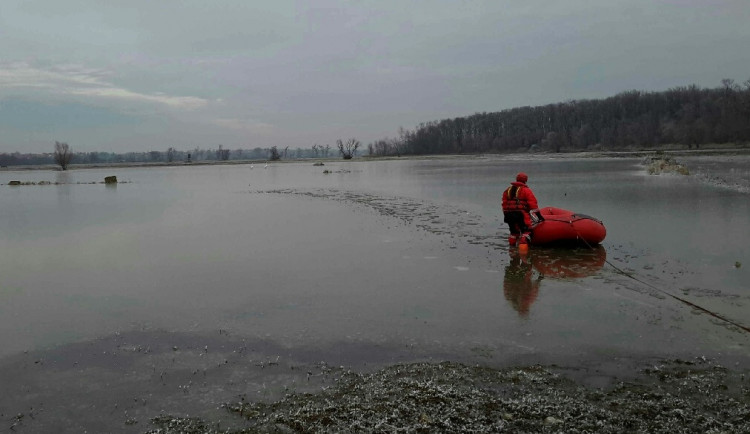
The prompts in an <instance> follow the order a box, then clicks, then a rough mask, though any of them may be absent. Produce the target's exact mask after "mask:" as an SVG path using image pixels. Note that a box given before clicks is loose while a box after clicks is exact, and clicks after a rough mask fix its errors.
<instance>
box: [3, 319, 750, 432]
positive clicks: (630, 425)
mask: <svg viewBox="0 0 750 434" xmlns="http://www.w3.org/2000/svg"><path fill="white" fill-rule="evenodd" d="M747 366H748V364H747V360H731V359H726V360H722V361H721V362H719V361H717V360H711V359H707V358H705V357H702V356H698V355H695V356H690V355H689V354H687V353H686V354H680V355H673V356H670V357H660V356H659V355H658V354H656V353H654V354H651V355H628V356H624V355H609V357H601V356H597V355H596V354H595V350H593V353H588V354H587V352H586V350H583V349H582V351H581V353H580V355H579V356H578V357H560V356H558V355H554V354H546V355H545V354H540V353H535V354H527V355H518V354H515V355H514V354H513V353H512V352H511V351H508V352H507V353H503V352H502V351H499V352H494V353H487V354H481V353H474V354H449V353H439V352H434V349H430V348H426V347H423V348H417V347H413V346H412V347H409V346H397V345H390V344H375V343H369V344H368V343H362V342H360V343H351V342H350V343H339V344H333V345H331V346H329V347H324V348H320V347H309V348H303V347H296V348H287V347H283V346H279V345H278V344H276V343H274V342H273V341H271V340H268V339H260V338H255V339H249V338H247V337H239V336H233V335H232V334H231V333H230V332H227V331H225V330H217V331H216V333H213V334H210V335H207V334H197V333H195V334H191V333H185V332H168V331H148V330H142V331H133V332H127V333H119V334H115V335H112V336H108V337H105V338H102V339H97V340H95V341H89V342H80V343H75V344H68V345H64V346H61V347H58V348H53V349H50V350H42V351H30V352H24V353H23V354H19V355H16V356H12V357H8V358H5V359H4V360H2V362H0V382H1V383H2V384H3V388H4V393H3V397H2V398H0V408H2V409H3V410H2V413H3V414H2V415H0V419H2V420H3V421H5V427H4V429H6V430H11V431H12V432H35V433H39V432H123V433H136V432H152V431H151V430H156V431H153V432H164V433H167V432H169V433H172V432H190V433H192V432H195V433H198V432H320V431H341V430H348V429H350V428H351V427H358V428H357V429H358V430H360V431H363V432H390V431H393V430H396V429H400V430H404V431H405V432H426V431H429V432H455V430H456V429H458V430H474V431H478V432H498V431H503V432H518V431H519V430H521V431H526V432H550V430H551V432H559V431H560V430H562V431H565V432H591V430H592V429H594V428H595V427H597V428H596V432H620V431H621V430H629V429H635V430H636V431H637V430H642V431H643V432H675V431H670V430H674V428H675V427H681V428H683V429H684V432H707V431H706V430H707V429H718V431H716V432H729V433H734V432H737V433H739V432H747V429H748V427H750V370H748V369H747ZM698 390H700V391H701V394H697V391H698ZM402 396H408V397H410V399H411V401H410V402H403V401H402V400H401V399H400V397H402ZM730 403H731V404H732V406H731V408H730V406H729V404H730ZM447 409H451V411H453V412H454V413H455V414H453V415H452V416H450V418H448V419H447V420H446V417H447V416H446V414H447V413H445V412H446V411H447ZM655 411H658V413H659V414H660V417H659V418H658V419H653V418H652V416H653V413H654V412H655ZM394 415H398V416H394ZM248 416H250V417H249V418H248ZM553 428H554V429H553ZM719 428H721V429H719ZM696 429H699V430H697V431H696ZM225 430H226V431H225ZM241 430H249V431H241ZM577 430H578V431H577ZM586 430H588V431H586Z"/></svg>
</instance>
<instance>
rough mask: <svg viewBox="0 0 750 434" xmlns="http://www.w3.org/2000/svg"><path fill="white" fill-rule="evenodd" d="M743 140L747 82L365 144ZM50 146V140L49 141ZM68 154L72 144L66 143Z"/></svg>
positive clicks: (420, 151)
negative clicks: (67, 144)
mask: <svg viewBox="0 0 750 434" xmlns="http://www.w3.org/2000/svg"><path fill="white" fill-rule="evenodd" d="M749 142H750V80H747V81H745V82H744V83H743V84H742V85H739V84H737V83H735V81H734V80H731V79H725V80H722V82H721V86H720V87H717V88H712V89H701V88H699V87H698V86H695V85H692V86H687V87H677V88H674V89H670V90H667V91H662V92H641V91H635V90H634V91H629V92H623V93H620V94H618V95H615V96H613V97H610V98H606V99H598V100H574V101H567V102H561V103H557V104H548V105H545V106H537V107H518V108H513V109H507V110H502V111H499V112H492V113H476V114H473V115H471V116H468V117H459V118H455V119H444V120H440V121H433V122H427V123H423V124H420V125H418V126H417V127H416V128H415V129H414V130H405V129H401V130H400V131H399V134H398V137H395V138H387V139H382V140H377V141H375V142H373V143H370V144H368V145H367V146H366V150H365V152H366V153H367V154H369V155H372V156H389V155H429V154H463V153H468V154H471V153H511V152H570V151H598V150H611V151H618V150H643V149H658V148H660V147H664V146H667V145H682V146H684V147H686V148H700V147H701V146H703V145H711V144H724V143H736V144H741V145H745V144H748V143H749ZM50 147H52V143H50ZM71 149H72V150H73V151H75V144H71ZM336 155H338V153H337V152H336V151H335V147H332V146H330V145H325V146H323V145H317V144H316V145H314V146H312V147H311V148H296V149H289V147H286V148H283V149H279V148H278V147H276V146H272V147H268V148H260V147H256V148H253V149H235V150H230V149H224V148H223V147H222V146H221V145H220V146H219V147H218V149H201V148H195V149H192V150H188V151H178V150H176V149H175V148H172V147H170V148H168V149H167V150H166V151H149V152H130V153H125V154H117V153H107V152H85V153H81V152H79V153H75V152H74V153H73V159H72V163H73V164H101V163H123V162H126V163H131V162H132V163H136V162H152V163H172V162H182V161H195V162H197V161H206V160H216V161H226V160H273V159H298V158H330V157H334V156H336ZM42 164H54V156H53V153H52V152H50V153H49V154H21V153H18V152H16V153H10V154H7V153H6V154H3V153H0V166H14V165H42Z"/></svg>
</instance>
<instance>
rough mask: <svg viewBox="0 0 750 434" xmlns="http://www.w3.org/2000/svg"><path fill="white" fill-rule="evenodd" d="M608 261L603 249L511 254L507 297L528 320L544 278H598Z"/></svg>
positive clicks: (512, 251)
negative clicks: (598, 273)
mask: <svg viewBox="0 0 750 434" xmlns="http://www.w3.org/2000/svg"><path fill="white" fill-rule="evenodd" d="M606 261H607V251H606V250H605V249H604V247H603V246H601V245H597V246H594V247H593V248H581V249H552V248H540V247H536V248H533V249H531V250H530V251H529V252H528V253H524V254H521V253H519V252H518V250H516V249H511V250H510V263H509V264H508V265H507V266H506V267H505V275H504V278H503V293H504V294H505V299H506V300H508V302H509V303H510V304H511V306H513V309H515V310H516V311H517V312H518V314H519V315H521V316H524V317H525V316H527V315H528V314H529V309H530V308H531V304H532V303H534V301H535V300H536V298H537V296H538V295H539V287H540V285H541V283H542V279H544V278H552V279H581V278H584V277H588V276H592V275H594V274H596V273H597V272H598V271H599V270H600V269H601V268H602V267H603V266H604V264H605V263H606Z"/></svg>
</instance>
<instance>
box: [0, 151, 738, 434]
mask: <svg viewBox="0 0 750 434" xmlns="http://www.w3.org/2000/svg"><path fill="white" fill-rule="evenodd" d="M639 163H640V160H638V159H627V158H617V159H609V158H592V159H572V160H571V159H552V160H542V159H535V160H522V159H503V158H500V157H491V158H490V157H488V158H449V159H432V160H391V161H371V162H357V161H354V162H330V163H326V165H325V166H323V167H316V166H313V165H312V164H311V163H308V162H298V163H279V164H271V165H269V167H268V168H267V169H263V168H259V167H255V168H254V169H251V168H250V167H249V166H246V165H234V166H184V167H162V168H159V167H154V168H116V169H115V168H113V169H106V170H104V169H88V170H72V171H69V172H56V171H2V172H0V184H2V185H0V245H1V246H2V249H1V250H0V330H2V331H1V332H0V357H2V359H0V363H3V366H5V367H6V369H4V371H5V373H4V374H0V375H5V377H6V378H5V380H4V383H5V384H11V383H12V382H11V378H12V377H11V376H14V375H20V374H19V373H23V375H25V376H26V377H24V378H27V380H29V381H31V379H33V381H40V379H41V378H42V377H40V376H45V378H47V379H48V380H49V382H47V383H45V385H44V386H39V387H40V388H41V389H42V390H44V391H45V392H44V393H41V392H40V393H41V395H40V396H46V397H47V398H46V399H47V400H48V401H46V406H47V407H48V408H51V407H52V405H51V404H50V403H49V402H50V400H53V399H54V397H55V396H56V395H55V394H56V393H57V394H65V393H69V392H70V387H72V386H71V382H72V381H73V380H72V379H71V378H72V377H70V376H63V377H60V376H58V377H55V376H53V375H52V374H50V372H49V370H43V371H42V372H40V373H39V375H40V376H37V377H35V376H34V374H33V372H32V371H30V370H29V369H26V368H29V367H31V368H33V367H36V368H39V367H40V366H42V365H44V366H47V367H52V366H55V367H56V368H55V369H62V368H61V367H59V366H58V365H56V364H59V363H62V362H61V361H60V360H67V361H70V364H69V365H65V366H66V368H65V369H70V370H71V371H69V372H75V369H76V368H75V367H76V366H82V365H86V364H87V360H88V361H89V362H90V361H91V360H93V359H92V356H91V354H92V350H91V349H94V348H96V351H98V350H102V352H104V351H109V355H110V356H112V357H114V356H116V355H117V354H119V353H117V352H118V351H120V352H122V351H126V352H127V354H128V355H130V356H132V355H134V354H149V357H153V356H154V354H156V353H158V354H161V355H163V357H162V356H159V358H158V360H157V359H153V360H151V359H149V360H151V362H149V364H146V363H145V362H143V361H141V362H140V364H136V365H134V366H131V368H132V371H133V372H141V373H142V374H143V372H147V371H149V369H150V370H151V371H150V372H151V373H150V374H149V375H146V374H143V375H139V376H138V378H139V379H140V380H138V381H143V384H142V385H141V386H137V384H139V383H138V382H137V381H136V380H133V381H134V382H133V385H132V387H131V389H128V388H127V387H126V386H124V385H123V386H122V387H123V388H124V389H123V390H125V391H126V392H127V393H129V394H130V395H137V394H138V393H136V391H137V390H138V387H141V388H143V387H146V386H144V385H151V386H153V384H170V383H168V381H167V380H165V379H164V378H165V376H166V375H167V374H163V375H162V373H161V372H157V371H158V370H159V369H161V370H162V372H164V373H166V372H167V371H168V369H167V368H166V367H167V366H169V364H170V363H179V360H180V358H179V357H181V356H182V357H184V356H185V354H186V351H187V352H189V353H190V354H191V356H190V357H193V358H194V361H193V362H185V363H186V366H188V365H189V366H191V367H192V369H189V370H188V369H187V368H186V374H185V375H186V377H185V382H184V384H183V383H180V381H181V380H180V381H177V380H175V381H176V383H175V384H171V387H173V388H174V387H189V386H190V385H194V384H197V383H196V382H195V381H194V379H193V378H190V377H191V376H192V375H195V372H198V371H197V370H198V369H208V368H206V367H204V368H198V367H197V366H198V365H196V364H195V363H197V362H195V360H208V358H209V356H210V355H214V356H216V357H218V358H222V357H223V361H224V362H226V363H227V364H230V362H235V363H236V366H240V360H242V361H243V363H246V364H247V366H248V367H252V366H258V365H259V364H262V365H263V366H265V367H267V366H277V365H275V364H274V363H277V364H278V360H276V362H274V360H275V359H278V358H279V357H281V363H282V365H283V366H287V365H284V364H285V363H286V364H293V363H292V362H291V361H292V360H294V361H295V362H294V363H298V364H300V365H303V364H306V363H314V362H313V361H315V362H320V361H325V362H328V363H346V364H350V365H356V366H361V365H363V364H367V363H369V364H371V365H373V366H374V365H379V364H383V363H389V362H393V361H409V360H416V359H420V360H425V359H426V360H455V361H463V362H478V363H482V364H485V365H491V366H507V365H510V364H515V363H561V364H564V365H576V364H580V365H586V366H599V367H601V368H602V369H606V366H607V365H608V364H609V363H611V361H612V360H620V359H635V360H650V359H652V358H665V357H666V358H676V357H686V358H691V357H697V356H706V357H709V358H712V359H719V360H723V361H726V362H727V363H745V361H746V360H747V356H748V355H750V350H748V344H749V343H750V338H749V336H750V333H748V332H746V331H743V330H742V329H741V328H738V327H737V326H736V325H732V324H731V323H735V324H740V325H743V326H744V327H748V326H750V322H749V321H748V318H750V308H749V307H748V306H750V304H749V303H750V293H748V289H747V288H750V271H749V270H750V258H748V250H747V249H748V247H747V246H748V244H750V231H748V230H747V222H748V217H747V216H748V213H749V211H750V209H748V208H749V205H748V203H750V202H749V201H748V196H747V193H746V191H745V190H744V189H743V188H742V185H744V184H743V182H746V181H745V180H744V178H743V177H746V175H747V172H746V170H745V171H744V172H743V169H742V167H747V166H746V165H743V164H742V163H741V162H740V163H738V162H737V161H736V160H732V161H724V160H722V159H714V160H709V159H701V160H700V161H695V162H691V161H690V160H688V161H687V163H688V166H689V167H691V164H695V167H698V166H699V167H700V168H699V170H698V172H699V173H700V175H699V176H698V175H694V176H688V177H684V176H664V175H661V176H649V175H646V174H645V171H644V170H643V168H642V167H641V166H640V165H639ZM324 170H329V171H331V172H332V173H330V174H324V173H323V171H324ZM518 171H524V172H526V173H528V174H529V178H530V179H529V185H530V186H531V187H532V188H533V189H534V191H535V193H536V195H537V198H538V199H539V202H540V205H541V206H557V207H561V208H567V209H571V210H574V211H577V212H581V213H585V214H588V215H592V216H595V217H597V218H599V219H601V220H603V221H604V223H605V225H606V227H607V230H608V234H607V238H606V239H605V241H604V243H603V245H602V246H600V247H598V248H596V249H593V250H591V249H588V248H581V249H578V250H576V251H570V250H554V249H543V248H532V250H531V252H530V253H529V254H528V255H526V256H524V257H519V256H517V255H516V254H515V252H511V251H509V250H508V247H507V245H506V242H505V238H506V236H507V229H506V228H505V225H504V224H503V223H502V218H501V215H500V214H501V213H500V210H499V197H500V194H501V192H502V190H503V189H504V188H505V187H506V186H507V185H508V183H509V182H510V181H511V180H512V179H513V178H514V175H515V173H516V172H518ZM694 173H695V171H694ZM709 174H720V175H709ZM108 175H116V176H117V177H118V179H119V180H120V181H121V183H120V184H118V185H116V186H105V185H104V184H101V183H100V182H101V181H102V180H103V178H104V177H105V176H108ZM716 176H721V177H722V179H718V180H717V179H716ZM731 176H734V177H735V178H734V179H735V180H736V181H733V180H732V179H726V178H727V177H730V178H731ZM10 180H20V181H30V182H36V183H39V182H40V181H49V182H51V183H52V184H53V185H24V186H8V185H7V184H8V182H9V181H10ZM55 183H57V185H55ZM623 272H625V273H627V274H628V275H625V274H623ZM673 296H677V297H679V298H681V299H683V300H685V301H689V302H690V303H693V304H695V305H699V306H701V307H702V308H705V309H707V310H709V311H711V312H713V313H715V314H716V315H717V316H711V315H708V314H706V313H705V312H701V311H699V310H696V309H695V308H694V307H691V306H690V305H687V304H685V303H683V302H681V301H680V300H678V299H676V298H674V297H673ZM722 318H725V319H728V320H729V321H730V322H726V321H724V320H722ZM185 336H188V337H189V336H193V338H192V340H191V339H188V338H185ZM178 337H179V338H178ZM184 339H188V340H187V342H188V343H186V342H185V341H184ZM217 339H218V341H217ZM171 340H174V341H175V342H176V341H178V340H179V341H180V342H181V343H180V344H175V345H172V344H171ZM204 342H205V345H204V344H202V343H204ZM243 342H244V343H243ZM261 343H263V344H261ZM157 347H159V348H160V349H157ZM173 347H175V348H173ZM204 347H206V348H204ZM253 347H255V349H253ZM87 348H88V350H87ZM165 348H166V349H169V348H173V349H172V350H170V351H171V352H170V351H167V350H165ZM214 348H218V349H217V350H216V352H214V351H212V350H213V349H214ZM242 348H247V352H245V353H242V351H241V349H242ZM188 350H189V351H188ZM162 351H164V352H162ZM252 351H256V353H254V355H253V356H252V357H250V356H248V358H241V357H239V356H237V355H238V354H250V353H251V352H252ZM217 353H220V354H222V355H221V356H219V355H217ZM266 353H267V354H266ZM170 354H171V357H172V362H170V361H169V357H170ZM230 354H233V355H234V358H232V357H229V356H228V355H230ZM308 356H309V357H308ZM144 357H146V356H144ZM175 357H177V361H175ZM198 357H205V359H198ZM74 359H75V360H74ZM317 359H320V360H317ZM106 360H108V361H101V362H100V364H101V369H104V371H101V370H99V371H97V372H98V374H96V375H94V376H93V377H92V376H87V377H86V378H88V379H89V381H90V382H91V387H95V385H96V384H97V382H98V381H100V380H102V379H103V378H109V380H108V381H111V382H113V383H117V381H123V380H122V379H120V380H117V378H118V374H117V373H118V372H121V366H120V365H119V364H118V363H119V362H117V361H116V360H123V356H122V354H121V355H120V358H119V359H117V358H116V357H115V359H112V360H110V359H106ZM144 360H145V359H144ZM191 360H193V359H191ZM214 362H215V363H216V366H219V365H221V363H222V360H218V359H217V360H212V361H211V363H214ZM97 363H99V362H97ZM191 363H193V364H191ZM268 363H271V365H268ZM45 364H46V365H45ZM87 366H88V365H87ZM206 366H213V365H212V364H208V365H206ZM316 366H319V365H316ZM49 369H51V368H49ZM81 369H83V368H81ZM87 369H90V367H89V368H87ZM248 369H250V368H248ZM188 371H190V372H188ZM66 372H68V371H66ZM237 372H244V371H242V370H241V369H238V370H237ZM316 372H317V371H316ZM108 373H111V374H112V375H111V378H110V377H108V375H110V374H108ZM157 374H159V375H157ZM188 374H189V375H188ZM245 374H246V378H254V380H252V381H256V382H257V386H258V390H261V389H262V388H263V387H266V386H264V385H266V383H268V384H272V382H273V380H271V378H272V377H263V376H262V375H260V374H258V376H257V377H253V376H252V375H250V374H248V372H245ZM266 374H268V372H266ZM71 375H72V374H71ZM227 375H229V377H226V378H224V377H222V378H223V380H222V381H225V383H222V384H225V385H227V384H232V385H234V388H232V387H229V386H226V389H222V390H214V391H213V392H212V393H214V395H210V396H209V397H206V398H205V399H206V400H208V399H210V397H213V398H215V399H218V400H220V399H222V398H221V397H220V396H221V394H222V391H223V392H224V393H234V392H237V391H238V390H243V387H245V388H247V384H246V383H242V382H241V381H240V380H239V379H238V378H237V377H236V375H235V376H232V375H230V374H227ZM313 375H317V374H316V373H315V372H314V373H313ZM277 380H278V382H279V384H282V383H284V380H283V379H281V380H279V379H278V378H277ZM308 380H309V378H308ZM19 381H20V380H19ZM80 381H84V382H85V381H86V380H80ZM80 381H78V380H76V382H75V384H80ZM188 381H191V382H192V383H190V384H188ZM246 381H250V380H246ZM178 383H180V384H178ZM13 384H15V383H13ZM241 384H245V386H242V385H241ZM253 384H256V383H253ZM151 386H149V387H151ZM17 387H18V390H17V391H16V392H15V394H14V395H13V397H14V399H13V401H8V400H7V399H3V400H0V406H2V407H0V408H1V409H2V412H3V413H4V414H6V415H7V414H15V413H16V412H20V411H21V409H17V408H16V407H19V406H22V405H27V404H28V405H31V406H33V405H34V404H33V401H34V399H32V398H30V397H27V398H28V399H27V398H19V395H18V394H19V393H21V396H23V393H22V392H20V391H21V390H27V393H29V394H31V393H32V391H31V390H30V389H29V386H28V384H26V385H23V384H20V383H19V384H18V385H17ZM24 387H25V388H26V389H24ZM164 387H167V386H164ZM192 387H195V386H192ZM278 387H287V386H278ZM170 390H171V389H170ZM175 390H177V389H175ZM186 390H188V389H187V388H181V389H179V391H181V392H183V393H187V392H185V391H186ZM66 391H67V392H66ZM279 391H280V390H275V392H274V393H278V392H279ZM37 392H38V391H37ZM204 392H205V391H204ZM256 392H257V390H256ZM164 393H166V392H164ZM269 393H270V392H269ZM45 394H46V395H45ZM8 396H9V395H7V394H6V398H7V397H8ZM139 396H140V395H139ZM164 396H172V395H169V394H168V393H166V394H165V395H164ZM8 399H9V398H8ZM19 399H21V401H20V402H22V404H20V403H19V401H18V400H19ZM24 399H26V401H24ZM40 399H41V398H37V400H38V401H39V400H40ZM140 399H144V400H146V398H145V397H142V398H140ZM81 400H82V402H83V401H85V399H84V398H81ZM37 405H40V404H37ZM111 405H112V406H113V408H114V406H116V405H117V402H116V401H113V403H112V404H111ZM144 405H145V404H144ZM155 405H156V404H155ZM158 405H164V404H163V402H160V404H158ZM170 405H172V407H173V408H188V407H189V406H190V405H188V404H186V403H184V402H183V403H176V402H172V404H170ZM193 405H194V406H196V407H197V404H196V402H193ZM167 406H169V405H167ZM118 408H119V407H118ZM146 408H148V409H149V410H153V409H152V408H150V407H148V406H146ZM24 411H27V410H24ZM48 411H49V413H50V414H53V413H54V411H52V410H48ZM118 411H119V410H118ZM134 411H135V410H131V414H133V412H134ZM141 411H145V410H141ZM156 411H159V410H156ZM9 412H11V413H9ZM123 417H124V416H123ZM130 428H131V427H130V425H127V427H126V426H123V427H122V429H123V430H127V429H130ZM140 428H141V429H142V428H144V427H143V425H141V427H140Z"/></svg>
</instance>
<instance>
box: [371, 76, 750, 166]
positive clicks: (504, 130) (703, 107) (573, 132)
mask: <svg viewBox="0 0 750 434" xmlns="http://www.w3.org/2000/svg"><path fill="white" fill-rule="evenodd" d="M721 84H722V86H720V87H718V88H715V89H701V88H699V87H698V86H695V85H692V86H687V87H678V88H674V89H670V90H667V91H663V92H641V91H629V92H624V93H620V94H618V95H615V96H613V97H610V98H606V99H598V100H577V101H568V102H562V103H557V104H549V105H545V106H537V107H518V108H513V109H508V110H503V111H499V112H493V113H476V114H474V115H471V116H468V117H460V118H455V119H444V120H441V121H434V122H428V123H424V124H421V125H419V126H418V127H417V128H416V129H414V130H413V131H404V130H402V131H401V132H400V134H399V137H397V138H395V139H384V140H379V141H377V142H375V143H373V144H370V145H368V150H369V152H370V153H371V154H374V155H396V154H414V155H425V154H461V153H484V152H496V153H504V152H528V151H537V152H566V151H593V150H614V151H616V150H642V149H646V148H657V149H658V148H659V147H663V146H665V145H675V144H676V145H684V146H685V147H687V148H693V147H695V148H699V147H700V146H701V145H709V144H719V143H737V144H747V143H748V142H750V80H747V81H745V82H744V83H743V85H742V86H740V85H738V84H736V83H735V82H734V80H731V79H725V80H722V83H721Z"/></svg>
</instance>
